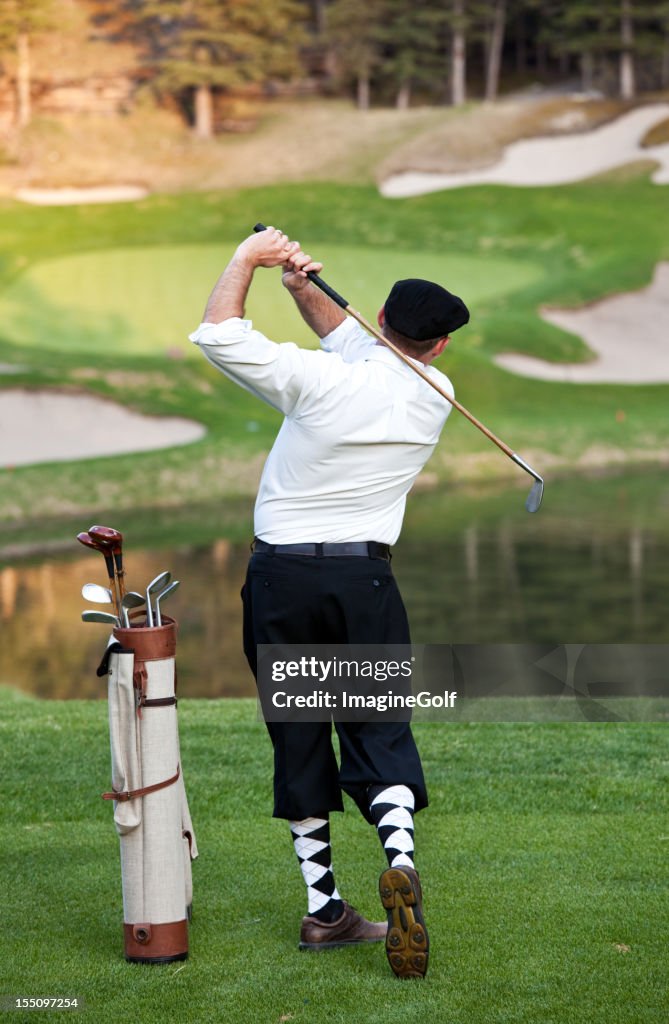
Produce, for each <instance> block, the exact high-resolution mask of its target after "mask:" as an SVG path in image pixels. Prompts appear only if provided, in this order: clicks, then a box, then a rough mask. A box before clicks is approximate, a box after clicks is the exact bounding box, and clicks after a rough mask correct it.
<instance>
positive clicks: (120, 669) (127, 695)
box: [98, 616, 197, 963]
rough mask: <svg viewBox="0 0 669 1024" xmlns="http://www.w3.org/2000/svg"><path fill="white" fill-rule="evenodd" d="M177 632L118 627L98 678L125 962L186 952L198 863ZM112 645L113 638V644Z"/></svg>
mask: <svg viewBox="0 0 669 1024" xmlns="http://www.w3.org/2000/svg"><path fill="white" fill-rule="evenodd" d="M176 634H177V626H176V623H175V622H174V620H173V619H170V618H168V617H167V616H165V617H164V618H163V625H162V626H155V627H151V628H148V627H138V626H133V627H132V628H131V629H121V628H115V629H114V631H113V641H112V640H110V646H109V647H108V648H107V652H106V654H105V658H104V660H103V663H102V665H101V666H100V669H98V673H99V674H100V675H102V674H104V673H105V672H106V673H107V674H108V678H109V732H110V743H111V762H112V791H111V792H109V793H104V794H103V799H105V800H113V802H114V823H115V825H116V831H117V832H118V834H119V838H120V847H121V878H122V886H123V921H124V926H123V927H124V934H125V957H126V960H129V961H133V962H136V963H169V962H170V961H172V960H185V959H186V957H187V956H188V920H190V917H191V908H192V901H193V892H192V876H191V861H192V860H194V859H195V857H197V846H196V843H195V835H194V832H193V825H192V822H191V818H190V813H189V810H188V801H187V799H186V790H185V787H184V780H183V773H182V770H181V756H180V752H179V734H178V727H177V698H176V695H175V689H176V669H175V654H176ZM114 641H115V642H114Z"/></svg>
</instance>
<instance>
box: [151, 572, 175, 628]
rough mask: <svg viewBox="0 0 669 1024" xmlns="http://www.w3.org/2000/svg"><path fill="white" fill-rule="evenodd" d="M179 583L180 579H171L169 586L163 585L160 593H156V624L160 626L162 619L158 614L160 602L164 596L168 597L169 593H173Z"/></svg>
mask: <svg viewBox="0 0 669 1024" xmlns="http://www.w3.org/2000/svg"><path fill="white" fill-rule="evenodd" d="M179 583H180V580H172V582H171V583H170V584H169V586H167V587H165V589H164V590H161V591H160V593H159V594H158V596H157V597H156V625H157V626H162V624H163V620H162V617H161V614H160V602H161V601H162V600H163V599H164V598H166V597H169V596H170V594H173V593H174V591H175V590H176V589H177V587H178V586H179Z"/></svg>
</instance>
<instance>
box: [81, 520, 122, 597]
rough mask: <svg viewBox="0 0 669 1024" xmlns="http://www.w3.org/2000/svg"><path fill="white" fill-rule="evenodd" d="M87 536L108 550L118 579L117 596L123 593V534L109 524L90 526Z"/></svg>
mask: <svg viewBox="0 0 669 1024" xmlns="http://www.w3.org/2000/svg"><path fill="white" fill-rule="evenodd" d="M88 536H89V537H92V538H93V540H94V541H96V543H98V544H100V546H101V547H103V548H106V549H107V550H108V551H110V552H111V553H112V555H113V557H114V562H115V563H116V579H117V580H118V588H119V598H121V597H123V595H124V594H125V581H124V577H125V572H124V571H123V534H122V533H120V532H119V531H118V530H115V529H114V528H113V527H111V526H91V528H90V530H89V531H88Z"/></svg>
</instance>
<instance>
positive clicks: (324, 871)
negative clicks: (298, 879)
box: [290, 818, 344, 923]
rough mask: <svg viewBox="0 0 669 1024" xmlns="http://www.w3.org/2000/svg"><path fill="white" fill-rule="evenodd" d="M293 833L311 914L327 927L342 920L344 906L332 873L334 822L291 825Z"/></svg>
mask: <svg viewBox="0 0 669 1024" xmlns="http://www.w3.org/2000/svg"><path fill="white" fill-rule="evenodd" d="M290 831H291V833H292V836H293V843H294V844H295V853H296V854H297V858H298V860H299V862H300V867H301V869H302V876H303V878H304V881H305V882H306V884H307V900H308V913H309V914H310V916H312V917H317V918H319V920H321V921H325V922H327V923H329V922H331V921H336V920H337V918H338V917H341V915H342V912H343V910H344V904H343V902H342V899H341V897H340V895H339V893H338V892H337V886H336V885H335V880H334V875H333V873H332V850H331V848H330V822H329V821H328V819H327V818H305V819H304V821H291V822H290Z"/></svg>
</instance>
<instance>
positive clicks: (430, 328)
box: [385, 277, 469, 341]
mask: <svg viewBox="0 0 669 1024" xmlns="http://www.w3.org/2000/svg"><path fill="white" fill-rule="evenodd" d="M385 315H386V321H387V323H388V325H389V326H390V327H392V329H393V330H394V331H397V333H398V334H403V335H404V336H405V338H412V339H413V340H414V341H427V340H428V339H430V338H444V337H446V335H447V334H451V333H452V332H453V331H457V329H458V327H462V326H463V325H464V324H466V323H468V322H469V310H468V309H467V307H466V306H465V304H464V302H463V301H462V299H460V298H458V296H457V295H452V294H451V292H449V291H446V289H445V288H442V287H441V285H440V284H434V283H433V282H432V281H422V280H421V279H420V278H416V277H410V278H408V279H407V280H406V281H396V282H395V284H394V285H393V287H392V289H391V291H390V295H389V296H388V298H387V299H386V305H385Z"/></svg>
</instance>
